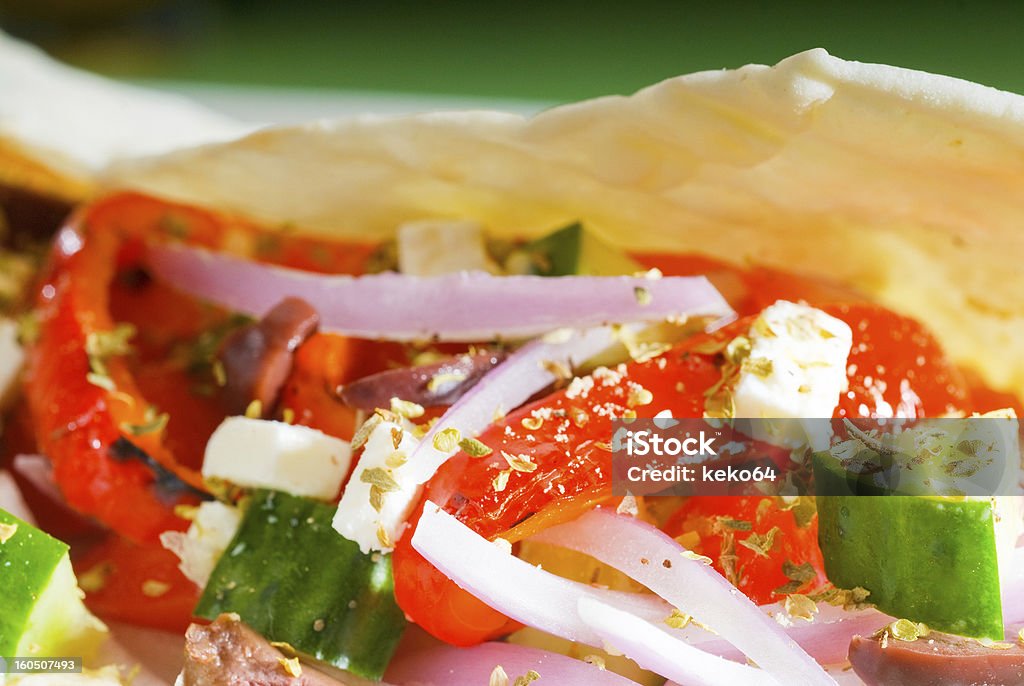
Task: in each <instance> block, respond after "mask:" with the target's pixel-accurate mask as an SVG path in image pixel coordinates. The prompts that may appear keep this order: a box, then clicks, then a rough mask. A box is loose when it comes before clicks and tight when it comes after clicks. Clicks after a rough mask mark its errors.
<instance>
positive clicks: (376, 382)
mask: <svg viewBox="0 0 1024 686" xmlns="http://www.w3.org/2000/svg"><path fill="white" fill-rule="evenodd" d="M505 356H506V355H505V353H504V352H501V351H490V352H482V353H476V354H475V355H470V354H466V355H458V356H456V357H453V358H451V359H448V360H443V361H441V362H437V363H435V364H428V365H423V366H421V367H404V368H402V369H390V370H388V371H386V372H379V373H377V374H371V375H370V376H365V377H363V378H362V379H359V380H358V381H354V382H352V383H350V384H348V385H347V386H344V387H342V388H341V389H339V391H338V394H339V395H340V396H341V399H342V401H343V402H344V403H345V404H346V405H349V406H350V407H355V408H358V409H360V410H366V411H367V412H373V410H375V409H376V408H378V407H382V408H385V409H386V408H388V407H390V406H391V399H392V398H400V399H402V400H408V401H410V402H414V403H417V404H419V405H423V406H424V407H440V406H442V405H451V404H452V403H454V402H455V401H456V400H458V399H459V398H461V397H462V395H463V394H464V393H465V392H466V391H468V390H469V389H470V388H472V387H473V386H474V385H475V384H476V382H477V381H479V380H480V378H481V377H483V375H484V374H486V373H487V372H489V371H490V370H491V369H493V368H494V367H496V366H497V365H498V364H500V363H501V362H502V361H503V360H504V359H505Z"/></svg>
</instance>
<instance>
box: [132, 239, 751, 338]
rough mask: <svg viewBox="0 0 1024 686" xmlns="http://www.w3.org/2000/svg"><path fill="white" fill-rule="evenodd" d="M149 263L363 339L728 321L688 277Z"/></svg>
mask: <svg viewBox="0 0 1024 686" xmlns="http://www.w3.org/2000/svg"><path fill="white" fill-rule="evenodd" d="M148 263H149V267H150V269H151V270H152V271H153V274H154V275H155V276H156V277H157V278H159V279H161V280H162V281H165V282H167V283H169V284H171V285H173V286H175V287H177V288H179V289H181V290H183V291H185V292H186V293H191V294H193V295H196V296H198V297H201V298H204V299H206V300H210V301H212V302H215V303H218V304H220V305H223V306H225V307H228V308H230V309H233V310H237V311H239V312H245V313H248V314H251V315H254V316H261V315H263V314H264V313H266V312H267V311H268V310H270V308H271V307H273V306H274V305H275V304H277V303H278V302H280V300H281V298H283V297H286V296H295V297H298V298H302V299H303V300H305V301H306V302H308V303H310V304H311V305H312V306H313V307H315V308H316V309H317V311H318V312H319V313H320V318H321V327H322V328H323V329H325V330H331V331H336V332H339V333H343V334H346V335H349V336H359V337H362V338H374V339H388V340H399V341H410V340H424V339H431V338H435V337H436V338H437V339H438V340H444V341H483V340H490V339H493V338H506V339H509V338H529V337H533V336H539V335H541V334H543V333H546V332H548V331H552V330H554V329H558V328H562V327H570V328H587V327H592V326H601V325H604V324H610V323H627V322H651V321H661V320H664V319H668V318H672V317H682V316H695V315H699V316H711V317H726V316H730V315H732V314H733V311H732V309H731V308H730V307H729V305H728V303H726V301H725V299H724V298H723V297H722V296H721V294H719V292H718V291H717V290H715V287H714V286H712V285H711V283H710V282H709V281H708V280H707V279H705V278H704V277H696V276H695V277H665V278H659V279H648V278H643V277H639V278H637V277H628V276H621V277H618V276H606V277H591V276H565V277H554V278H552V277H540V276H492V275H490V274H486V273H484V272H463V273H458V274H446V275H442V276H436V277H420V276H409V275H404V274H395V273H384V274H371V275H367V276H359V277H352V276H338V275H322V274H314V273H312V272H304V271H299V270H295V269H287V268H283V267H277V266H271V265H266V264H261V263H259V262H253V261H249V260H243V259H240V258H238V257H234V256H230V255H226V254H220V253H212V252H209V251H206V250H200V249H196V248H189V247H184V246H170V245H160V246H153V247H152V248H151V249H150V251H149V254H148ZM641 288H642V289H644V291H639V290H638V289H641ZM638 294H639V295H638Z"/></svg>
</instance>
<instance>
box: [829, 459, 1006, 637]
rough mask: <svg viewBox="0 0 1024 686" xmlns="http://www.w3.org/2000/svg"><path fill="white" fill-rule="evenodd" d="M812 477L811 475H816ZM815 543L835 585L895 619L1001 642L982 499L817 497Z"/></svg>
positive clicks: (989, 524) (986, 506)
mask: <svg viewBox="0 0 1024 686" xmlns="http://www.w3.org/2000/svg"><path fill="white" fill-rule="evenodd" d="M815 478H818V470H817V469H816V470H815ZM817 503H818V542H819V544H820V545H821V550H822V554H823V555H824V558H825V573H826V575H827V576H828V578H829V580H830V581H831V582H832V583H833V584H835V585H836V586H838V587H839V588H854V587H856V586H860V587H862V588H865V589H867V590H869V591H870V592H871V595H870V596H869V597H868V601H869V602H872V603H874V604H875V605H876V606H877V607H878V609H880V610H882V611H883V612H886V613H888V614H890V615H893V616H895V617H900V618H905V619H909V620H912V621H915V622H924V623H925V624H927V625H928V626H930V627H932V628H933V629H937V630H939V631H946V632H950V633H955V634H960V635H962V636H971V637H975V638H991V639H995V640H999V641H1001V640H1002V639H1003V614H1002V604H1001V600H1000V593H999V564H998V556H997V552H996V517H995V513H994V509H993V508H994V506H993V504H992V503H991V502H990V501H988V500H965V499H962V498H943V497H929V496H916V497H915V496H879V497H871V496H865V495H860V496H819V497H818V498H817Z"/></svg>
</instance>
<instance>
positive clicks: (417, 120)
mask: <svg viewBox="0 0 1024 686" xmlns="http://www.w3.org/2000/svg"><path fill="white" fill-rule="evenodd" d="M104 180H105V183H106V184H107V185H108V187H130V188H136V189H141V190H145V191H148V192H152V193H155V194H158V195H163V196H167V197H170V198H174V199H178V200H184V201H188V202H193V203H198V204H201V205H208V206H213V207H216V208H220V209H223V210H227V211H230V212H233V213H239V214H243V215H247V216H250V217H254V218H257V219H260V220H263V221H269V222H274V223H289V224H292V225H296V226H299V227H302V228H303V229H304V230H307V231H314V232H322V233H329V234H333V235H347V236H353V235H359V236H367V237H376V236H385V235H388V234H389V233H390V232H392V231H394V229H395V227H396V226H397V225H398V224H399V223H400V222H402V221H406V220H411V219H422V218H426V217H470V218H473V219H477V220H480V221H483V222H485V223H486V224H488V225H489V226H490V227H492V228H493V229H494V230H497V231H501V232H506V233H509V234H525V235H531V234H537V233H540V232H543V231H546V230H549V229H551V228H552V227H554V226H557V225H560V224H564V223H566V222H568V221H571V220H576V219H579V220H582V221H584V222H586V223H587V224H588V225H589V226H591V227H592V228H593V229H594V230H596V231H598V232H600V233H602V234H603V235H604V236H605V237H606V238H607V239H609V240H611V241H613V242H615V243H618V244H620V245H623V246H626V247H630V248H641V249H654V250H665V251H697V252H702V253H707V254H709V255H713V256H715V257H719V258H724V259H726V260H730V261H733V262H738V263H743V262H747V261H752V262H758V263H763V264H767V265H773V266H780V267H783V268H786V269H790V270H793V271H796V272H801V273H806V274H810V275H825V276H829V277H833V278H838V279H840V280H843V281H845V282H848V283H851V284H855V285H856V286H858V287H860V288H862V289H864V290H866V291H868V292H869V293H871V294H872V295H873V296H874V297H876V298H877V299H878V300H879V301H881V302H882V303H884V304H886V305H888V306H890V307H892V308H894V309H896V310H899V311H902V312H905V313H908V314H911V315H913V316H915V317H918V318H920V319H921V320H923V321H924V322H926V323H927V324H928V325H930V326H931V327H932V328H933V329H934V330H935V331H937V332H938V333H939V335H940V336H941V338H942V339H943V341H944V343H945V345H946V346H947V348H948V349H949V350H950V351H951V353H952V354H953V355H954V356H955V357H956V358H957V359H959V360H960V361H963V362H966V363H968V364H969V365H971V366H973V367H975V368H976V369H978V370H979V371H980V372H981V373H982V374H983V376H984V377H985V378H986V379H987V381H988V382H989V383H990V384H992V385H994V386H995V387H998V388H1007V389H1013V390H1016V391H1018V392H1022V391H1024V356H1022V355H1019V354H1018V345H1019V343H1020V341H1022V340H1024V287H1022V286H1024V272H1022V270H1021V268H1020V266H1019V260H1020V258H1021V256H1022V255H1024V231H1022V225H1024V193H1022V192H1021V191H1022V190H1024V97H1021V96H1018V95H1014V94H1010V93H1005V92H1000V91H997V90H994V89H991V88H986V87H983V86H980V85H977V84H973V83H968V82H965V81H961V80H957V79H953V78H947V77H943V76H935V75H931V74H925V73H922V72H916V71H911V70H906V69H899V68H895V67H887V66H881V65H872V64H861V63H857V62H847V61H844V60H841V59H838V58H835V57H832V56H830V55H829V54H828V53H826V52H825V51H824V50H811V51H809V52H805V53H801V54H798V55H795V56H793V57H791V58H789V59H786V60H784V61H782V62H780V63H779V64H777V65H776V66H774V67H765V66H759V65H751V66H747V67H743V68H741V69H737V70H733V71H709V72H701V73H697V74H691V75H688V76H681V77H678V78H674V79H670V80H668V81H664V82H662V83H659V84H657V85H655V86H652V87H650V88H647V89H645V90H642V91H640V92H638V93H636V94H635V95H632V96H629V97H607V98H600V99H597V100H592V101H588V102H583V103H579V104H574V105H568V106H564V107H559V108H555V109H552V110H549V111H546V112H543V113H541V114H539V115H537V116H536V117H533V118H529V119H527V118H522V117H519V116H515V115H507V114H499V113H491V112H459V113H446V114H429V115H422V116H414V117H402V118H380V117H363V118H356V119H349V120H343V121H333V122H320V123H315V124H310V125H307V126H301V127H288V128H277V129H270V130H264V131H261V132H258V133H255V134H253V135H251V136H248V137H246V138H243V139H241V140H239V141H236V142H232V143H227V144H222V145H211V146H204V147H200V148H198V149H193V150H188V151H183V152H178V153H173V154H171V155H168V156H165V157H162V158H159V159H153V160H149V161H144V162H142V163H134V164H129V165H115V166H114V167H112V168H111V169H110V170H108V173H107V175H106V176H105V179H104Z"/></svg>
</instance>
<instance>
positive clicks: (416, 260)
mask: <svg viewBox="0 0 1024 686" xmlns="http://www.w3.org/2000/svg"><path fill="white" fill-rule="evenodd" d="M398 268H399V270H400V271H401V272H402V273H403V274H411V275H413V276H439V275H441V274H451V273H454V272H461V271H485V272H491V273H492V274H496V273H497V272H498V271H499V270H498V267H497V265H495V264H494V261H493V260H491V258H490V256H489V255H488V254H487V247H486V243H485V241H484V231H483V228H482V227H481V226H480V224H478V223H476V222H473V221H461V220H443V219H426V220H422V221H415V222H408V223H406V224H402V225H401V226H400V227H398Z"/></svg>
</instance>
